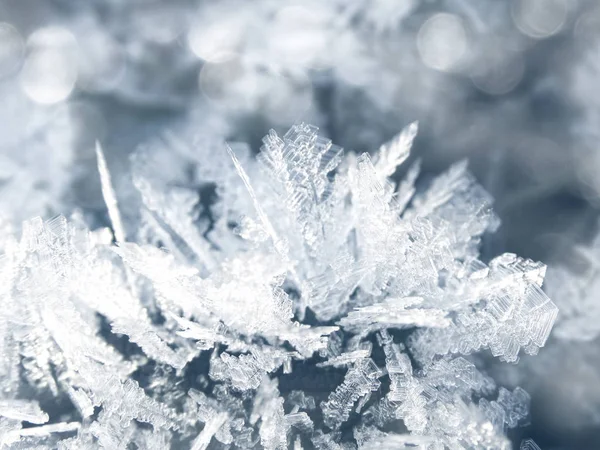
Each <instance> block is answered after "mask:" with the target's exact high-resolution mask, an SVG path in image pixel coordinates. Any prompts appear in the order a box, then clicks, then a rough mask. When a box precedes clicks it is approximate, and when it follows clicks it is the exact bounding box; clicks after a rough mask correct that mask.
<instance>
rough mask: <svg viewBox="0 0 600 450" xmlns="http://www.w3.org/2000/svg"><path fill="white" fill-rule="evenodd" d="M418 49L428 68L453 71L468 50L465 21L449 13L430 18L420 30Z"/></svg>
mask: <svg viewBox="0 0 600 450" xmlns="http://www.w3.org/2000/svg"><path fill="white" fill-rule="evenodd" d="M417 49H418V51H419V55H420V56H421V60H422V61H423V64H425V65H426V66H428V67H431V68H432V69H436V70H439V71H442V72H448V71H451V70H452V69H453V68H454V67H455V66H456V65H457V64H458V63H459V62H460V60H461V59H462V57H463V56H464V55H465V53H466V51H467V49H468V36H467V32H466V30H465V27H464V24H463V21H462V20H461V19H460V17H458V16H456V15H454V14H448V13H439V14H435V15H434V16H432V17H430V18H429V19H428V20H427V21H426V22H425V23H424V24H423V25H422V26H421V28H420V29H419V33H418V34H417Z"/></svg>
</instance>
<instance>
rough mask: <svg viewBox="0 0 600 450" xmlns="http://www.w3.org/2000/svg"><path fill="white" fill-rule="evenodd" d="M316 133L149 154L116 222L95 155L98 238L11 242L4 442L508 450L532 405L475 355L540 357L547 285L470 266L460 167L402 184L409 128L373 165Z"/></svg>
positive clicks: (68, 232) (469, 193) (29, 233)
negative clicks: (255, 151)
mask: <svg viewBox="0 0 600 450" xmlns="http://www.w3.org/2000/svg"><path fill="white" fill-rule="evenodd" d="M317 131H318V130H317V128H316V127H313V126H310V125H306V124H299V125H295V126H294V127H292V128H291V129H290V130H289V131H288V132H287V133H286V134H285V135H284V136H283V137H280V136H278V135H277V134H276V133H275V132H273V131H272V132H270V133H269V134H268V135H267V136H266V137H265V138H264V139H263V142H264V145H263V147H262V149H261V152H260V154H259V155H258V157H257V158H252V157H251V156H250V152H249V151H248V149H247V147H245V146H242V145H233V144H232V145H231V146H229V145H228V144H225V143H213V145H208V144H205V145H204V147H203V148H190V147H186V146H185V145H177V146H175V145H172V146H171V147H169V146H168V145H166V144H165V142H167V143H168V142H169V141H168V140H167V141H162V142H163V145H154V146H148V147H145V148H141V149H140V150H139V151H138V152H136V154H134V155H133V157H132V169H131V170H132V172H131V179H132V181H133V186H135V188H136V190H137V192H138V196H137V199H135V200H131V199H127V200H126V201H124V202H122V203H119V192H115V190H114V187H113V185H112V181H111V176H110V172H109V170H108V166H107V164H106V161H105V158H104V155H103V152H102V149H101V147H100V146H99V145H98V147H97V158H98V168H99V176H100V180H101V183H102V193H103V197H104V200H105V203H106V209H107V212H108V214H107V217H108V219H109V223H110V225H111V226H110V228H96V229H94V230H90V229H89V228H90V227H89V226H88V225H86V222H85V220H84V217H83V215H81V214H78V213H77V212H76V213H74V214H72V215H71V217H70V218H69V219H67V218H65V217H63V216H58V217H56V218H54V219H51V220H42V219H41V218H34V219H31V220H28V221H26V222H24V223H23V224H22V226H21V227H20V228H19V229H17V230H15V232H14V233H13V232H11V230H10V227H4V229H3V230H2V237H1V241H0V242H1V248H2V253H3V256H2V259H1V260H0V262H1V271H0V277H1V281H2V282H1V283H0V290H1V292H0V302H1V308H0V342H1V345H2V359H1V360H0V362H1V366H0V373H1V380H2V381H1V383H2V393H1V398H0V440H1V443H2V445H3V446H5V447H6V448H15V449H16V448H19V449H21V448H60V449H81V448H98V447H100V448H106V449H111V450H112V449H127V448H144V449H165V448H192V449H194V450H199V449H206V448H232V449H233V448H242V449H243V448H266V449H273V450H275V449H283V448H294V449H300V448H331V449H356V448H364V449H368V448H375V447H381V448H415V447H418V448H423V449H431V450H433V449H435V450H441V449H444V448H452V449H475V448H489V449H508V448H510V441H509V440H508V438H507V437H506V431H507V430H508V429H510V428H515V427H518V426H520V425H522V424H524V423H525V421H526V419H527V415H528V408H529V402H530V398H529V395H528V394H527V393H526V392H525V391H524V390H523V389H520V388H515V389H514V390H513V391H509V390H507V389H505V388H503V387H498V386H497V385H496V384H495V383H494V381H493V379H492V378H490V377H489V376H488V375H486V374H485V373H484V371H482V370H480V369H481V368H480V367H479V368H478V366H477V360H476V359H473V358H472V357H471V356H467V355H471V354H474V353H475V352H491V354H492V355H493V356H495V357H499V358H500V359H501V360H504V361H508V362H515V361H517V360H518V358H519V354H520V352H521V350H522V351H524V352H526V353H528V354H535V353H536V352H537V351H538V349H539V348H540V347H542V346H543V345H544V343H545V341H546V339H547V338H548V335H549V333H550V330H551V328H552V325H553V322H554V320H555V318H556V314H557V309H556V307H555V306H554V304H553V303H552V302H551V301H550V300H549V299H548V298H547V297H546V295H545V294H544V292H543V291H542V290H541V285H542V281H543V278H544V274H545V267H544V266H543V265H542V264H540V263H537V262H533V261H530V260H526V259H523V258H519V257H517V256H516V255H514V254H504V255H500V256H498V257H496V258H494V259H492V260H491V261H490V262H489V263H487V264H486V263H484V262H483V261H482V260H481V259H480V258H479V252H478V248H479V245H480V241H481V239H482V237H483V235H484V234H485V233H486V232H491V231H494V230H495V229H496V228H497V226H498V219H497V217H496V216H495V215H494V213H493V212H492V210H491V206H492V199H491V198H490V196H489V195H488V194H487V193H486V192H485V190H484V189H483V188H482V187H481V186H480V185H478V184H477V183H476V181H475V179H474V178H473V176H471V175H470V174H469V172H468V171H467V168H466V164H465V163H463V162H461V163H458V164H456V165H454V166H452V167H451V168H450V169H449V170H448V171H447V172H446V173H444V174H442V175H440V176H438V177H437V178H435V179H433V180H431V181H430V182H428V183H417V181H418V175H419V163H418V162H417V163H415V164H413V165H412V166H411V167H410V168H409V169H408V171H407V174H406V176H405V178H404V180H403V181H401V182H400V183H398V184H396V183H395V182H394V181H393V178H392V176H393V175H394V174H395V173H396V171H397V168H398V166H399V165H400V164H402V163H403V162H404V161H405V160H406V159H407V158H408V156H409V152H410V148H411V144H412V141H413V139H414V138H415V135H416V132H417V125H416V123H415V124H411V125H409V126H408V127H407V128H406V129H405V130H403V131H402V132H401V133H400V134H399V135H398V136H397V137H396V138H394V139H392V140H391V141H390V142H389V143H387V144H385V145H383V146H382V147H381V148H380V149H379V151H377V152H375V153H374V155H373V156H370V155H369V154H367V153H364V154H362V155H356V154H354V153H347V154H344V152H343V151H342V149H341V148H340V147H337V146H336V145H333V144H332V143H331V142H330V141H329V140H327V139H325V138H323V137H321V136H320V135H319V134H318V132H317ZM171 144H174V143H173V142H171ZM175 147H177V148H175ZM165 158H169V161H170V164H169V166H170V167H171V169H167V168H166V166H165V165H164V164H163V163H164V161H166V159H165ZM173 167H179V168H181V170H180V171H178V170H174V169H172V168H173ZM206 192H209V193H211V195H209V196H208V197H209V200H208V201H207V200H206V197H207V195H205V194H206ZM135 208H137V210H136V211H135V214H134V213H133V212H132V211H130V209H135ZM126 210H127V211H126ZM124 217H133V218H130V219H127V220H125V219H124ZM302 377H312V378H311V379H312V380H315V382H307V383H297V381H296V382H295V381H294V380H298V379H301V378H302ZM331 377H333V378H337V381H336V382H335V383H334V384H333V385H330V383H327V382H325V381H324V380H326V379H327V378H331ZM319 380H321V381H319ZM294 386H296V388H294ZM523 445H524V447H523V448H526V449H532V448H536V447H535V444H533V442H529V441H526V442H525V443H524V444H523ZM3 448H4V447H3Z"/></svg>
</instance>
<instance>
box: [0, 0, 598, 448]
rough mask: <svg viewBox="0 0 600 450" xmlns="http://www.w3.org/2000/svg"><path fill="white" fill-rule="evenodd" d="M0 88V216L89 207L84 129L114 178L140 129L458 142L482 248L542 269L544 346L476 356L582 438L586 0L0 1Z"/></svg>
mask: <svg viewBox="0 0 600 450" xmlns="http://www.w3.org/2000/svg"><path fill="white" fill-rule="evenodd" d="M0 99H1V101H0V215H1V216H2V219H3V221H4V222H5V223H18V222H19V221H20V220H23V219H27V218H30V217H31V216H35V215H43V216H50V215H52V214H55V213H57V212H62V213H66V214H68V213H69V212H71V211H73V210H75V209H80V210H82V211H84V212H85V213H86V214H95V213H97V214H104V204H103V200H102V196H101V191H100V181H99V179H98V176H97V169H96V159H95V153H94V142H95V141H96V140H99V141H100V142H101V143H102V145H103V147H104V151H105V153H106V156H107V160H108V165H109V168H110V170H111V173H112V174H113V179H114V183H115V184H116V187H117V191H118V192H127V191H128V188H127V186H128V185H129V183H130V179H129V175H128V174H129V155H130V154H131V153H132V152H133V151H134V150H135V149H136V148H138V147H139V146H140V145H156V143H157V142H168V143H169V145H170V146H174V145H175V146H176V145H177V143H186V145H193V143H197V142H202V141H203V140H205V139H208V138H213V137H214V138H219V139H227V140H230V141H245V142H248V143H249V144H250V145H251V146H252V149H253V150H254V151H255V152H256V151H258V149H259V147H260V139H261V137H262V136H263V135H264V134H266V132H267V131H268V130H269V129H270V128H274V129H275V130H277V131H280V132H281V131H285V130H286V129H287V128H288V127H289V126H290V125H291V124H293V123H294V122H297V121H306V122H310V123H314V124H316V125H318V126H319V127H320V128H321V130H322V132H323V133H324V134H325V135H327V136H328V137H330V138H331V139H332V140H334V142H336V143H337V144H340V145H342V146H343V147H344V148H346V149H348V150H355V151H359V152H362V151H368V150H373V149H376V148H377V147H378V146H379V145H380V144H381V143H383V142H384V141H386V140H387V139H389V138H391V137H392V136H393V135H394V134H396V133H397V132H398V131H399V130H400V129H401V128H402V127H404V126H405V125H407V124H408V123H410V122H412V121H414V120H418V121H419V128H420V133H419V136H418V138H417V140H416V143H415V147H414V149H413V154H412V157H411V158H413V159H415V158H421V159H422V161H423V165H424V169H425V171H426V172H427V173H429V174H436V173H439V172H441V171H442V170H443V169H444V168H446V167H447V166H448V165H449V164H450V163H452V162H454V161H457V160H459V159H462V158H468V159H469V161H470V163H469V164H470V167H471V170H472V171H473V172H474V173H475V175H476V177H477V178H478V180H479V181H480V182H481V183H482V184H483V185H484V186H485V187H486V188H487V189H488V190H489V191H490V192H491V193H492V194H493V196H494V197H495V198H496V211H497V213H498V215H499V216H500V218H501V220H502V226H501V228H500V231H499V232H498V233H497V234H496V235H495V236H490V237H489V238H488V239H486V241H485V244H484V248H483V254H484V258H485V257H489V256H491V255H494V254H497V253H499V252H504V251H509V252H515V253H518V254H520V255H522V256H526V257H530V258H533V259H540V260H542V261H544V262H545V263H547V264H548V265H549V266H550V269H549V273H548V279H550V276H551V275H552V274H556V276H555V277H553V279H554V280H555V281H554V282H551V281H549V285H548V286H547V289H548V290H549V294H550V295H551V297H552V298H553V300H554V301H555V302H556V303H557V304H558V306H559V307H560V308H561V310H563V311H566V313H565V314H562V313H561V314H562V315H561V317H560V318H559V327H558V331H555V333H554V336H553V338H552V339H551V341H550V342H549V344H548V345H547V347H546V348H545V349H543V350H542V351H541V352H540V355H538V356H537V357H533V358H523V359H522V360H521V362H520V363H519V365H517V366H500V365H498V366H496V365H495V364H493V363H491V364H490V370H492V371H494V372H495V374H496V376H497V378H499V379H500V380H501V381H502V382H503V383H505V384H506V385H514V384H520V385H522V386H523V387H525V388H526V389H527V390H528V391H529V392H530V393H531V395H532V397H533V404H532V418H531V426H530V427H528V428H527V429H525V430H522V434H523V435H526V436H529V437H533V438H534V439H535V440H536V442H537V443H538V444H539V445H540V446H541V447H542V449H592V448H600V343H599V342H598V339H597V336H598V334H600V306H595V305H596V303H598V302H597V300H596V293H597V292H599V293H600V275H598V267H600V266H599V264H598V263H599V262H600V243H599V242H598V240H597V239H595V236H596V233H597V215H598V209H599V208H600V176H598V175H597V174H598V171H599V170H600V151H599V149H598V142H599V141H598V139H597V136H598V135H599V134H600V3H599V2H598V1H597V0H589V1H587V0H302V1H288V0H253V1H248V0H245V1H243V0H239V1H230V0H215V1H193V0H164V1H158V0H85V1H81V0H0ZM152 143H153V144H152ZM165 145H166V144H165ZM206 156H207V158H206V159H207V160H206V164H210V163H211V162H210V155H209V154H206ZM400 172H402V170H401V171H400ZM401 175H402V173H399V176H401ZM595 280H597V282H595ZM596 286H597V287H596ZM582 330H585V332H583V331H582ZM517 438H518V436H515V439H517Z"/></svg>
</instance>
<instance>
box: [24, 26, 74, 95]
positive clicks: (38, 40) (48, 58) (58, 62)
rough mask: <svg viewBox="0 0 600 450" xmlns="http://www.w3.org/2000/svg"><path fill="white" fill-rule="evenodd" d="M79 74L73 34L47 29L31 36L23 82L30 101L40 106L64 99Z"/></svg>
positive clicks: (61, 30)
mask: <svg viewBox="0 0 600 450" xmlns="http://www.w3.org/2000/svg"><path fill="white" fill-rule="evenodd" d="M77 73H78V49H77V40H76V39H75V37H74V36H73V34H72V33H71V32H70V31H68V30H66V29H64V28H60V27H47V28H41V29H39V30H37V31H35V32H34V33H33V34H32V35H31V36H30V37H29V39H28V40H27V55H26V57H25V63H24V65H23V69H22V70H21V76H20V81H21V87H22V89H23V91H24V92H25V94H26V95H27V96H28V97H29V98H30V99H31V100H33V101H34V102H36V103H41V104H52V103H57V102H60V101H63V100H65V99H66V98H67V97H69V95H70V94H71V92H72V91H73V88H74V87H75V82H76V81H77Z"/></svg>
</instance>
